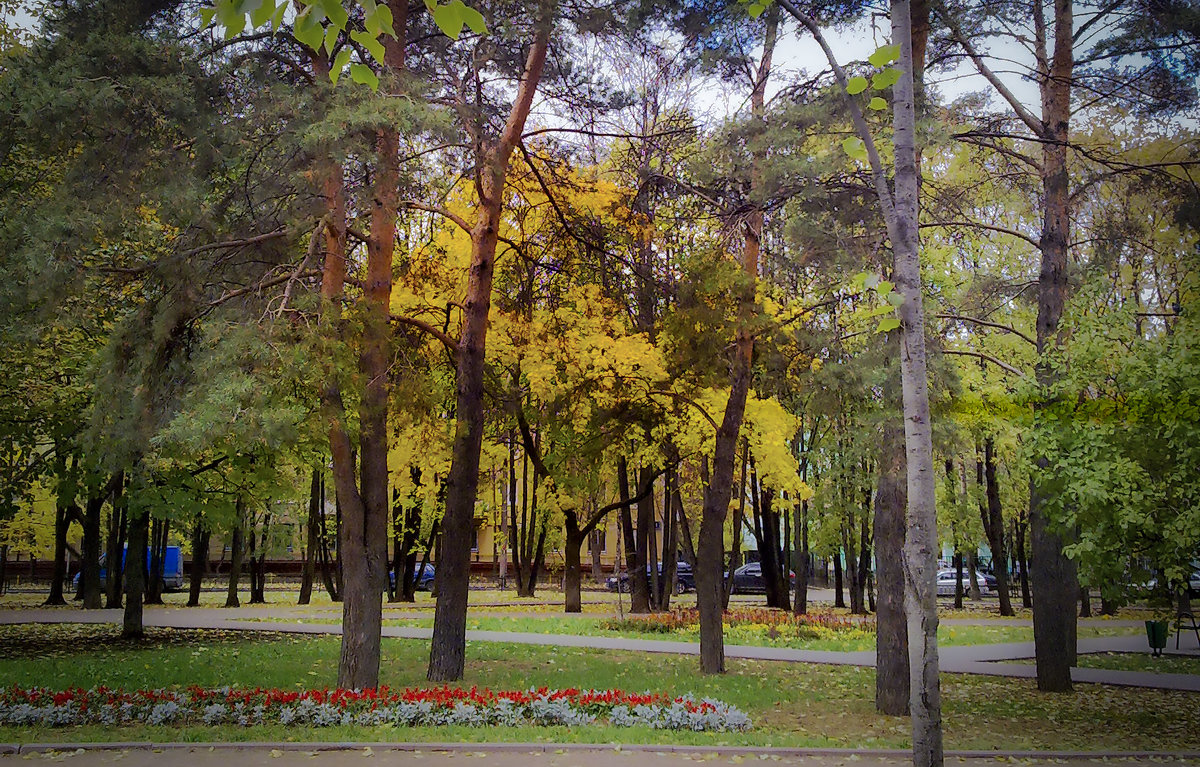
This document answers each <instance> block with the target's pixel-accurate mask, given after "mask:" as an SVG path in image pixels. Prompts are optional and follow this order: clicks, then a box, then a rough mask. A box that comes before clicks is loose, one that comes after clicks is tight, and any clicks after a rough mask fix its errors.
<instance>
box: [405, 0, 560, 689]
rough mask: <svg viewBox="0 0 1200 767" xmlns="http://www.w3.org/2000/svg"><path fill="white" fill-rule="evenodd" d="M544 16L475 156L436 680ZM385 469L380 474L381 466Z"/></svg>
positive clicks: (454, 589) (462, 552)
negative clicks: (497, 126)
mask: <svg viewBox="0 0 1200 767" xmlns="http://www.w3.org/2000/svg"><path fill="white" fill-rule="evenodd" d="M542 11H543V14H542V18H540V19H539V21H538V28H537V32H536V33H535V36H534V40H533V44H532V45H531V46H530V49H529V55H528V58H527V59H526V61H525V68H524V72H523V74H522V78H521V84H520V86H519V87H518V89H517V96H516V99H515V100H514V102H513V106H512V110H511V111H510V113H509V117H508V121H507V122H506V124H505V127H504V132H503V133H502V134H501V136H500V138H499V140H497V141H494V142H489V143H488V144H487V146H486V147H484V148H482V149H481V150H480V151H479V152H478V156H477V158H476V160H477V164H478V170H477V172H476V194H477V196H478V199H479V207H478V214H477V217H476V220H475V225H474V227H473V228H472V230H471V271H470V276H469V278H468V282H467V293H466V300H465V301H464V304H463V312H462V315H463V322H462V332H461V336H460V338H459V342H458V365H457V371H456V375H455V382H456V406H455V418H456V424H455V434H454V446H453V449H452V455H451V464H450V477H449V489H448V492H447V497H446V514H445V518H444V521H443V522H442V536H443V537H442V548H441V555H442V556H441V557H440V558H439V560H438V597H437V607H436V609H435V612H434V621H433V641H432V642H431V644H430V653H429V670H428V674H427V676H428V678H429V680H430V681H434V682H449V681H456V680H458V679H461V678H462V674H463V665H464V663H465V654H466V632H467V588H468V584H469V578H470V559H471V527H472V522H473V518H474V510H475V495H476V490H477V488H478V483H479V451H480V448H481V446H482V443H483V429H484V412H483V375H484V357H485V352H486V347H487V328H488V315H489V313H490V310H491V292H492V275H493V269H494V266H495V258H496V243H497V241H498V240H497V237H498V236H499V234H500V232H499V228H500V212H501V209H502V208H503V205H504V200H503V194H504V186H505V181H506V178H507V175H508V164H509V158H510V157H511V156H512V152H513V149H514V148H515V147H516V145H517V143H518V142H519V140H520V137H521V134H522V132H523V130H524V127H525V120H526V118H527V117H528V116H529V109H530V107H531V106H532V104H533V96H534V93H535V92H536V90H537V86H538V82H539V80H540V79H541V75H542V67H543V65H544V64H545V61H546V50H547V48H548V46H549V42H550V31H551V26H552V23H551V22H552V18H551V17H552V15H553V12H554V8H553V5H552V4H551V6H550V7H547V8H543V9H542ZM384 468H385V470H386V466H385V467H384Z"/></svg>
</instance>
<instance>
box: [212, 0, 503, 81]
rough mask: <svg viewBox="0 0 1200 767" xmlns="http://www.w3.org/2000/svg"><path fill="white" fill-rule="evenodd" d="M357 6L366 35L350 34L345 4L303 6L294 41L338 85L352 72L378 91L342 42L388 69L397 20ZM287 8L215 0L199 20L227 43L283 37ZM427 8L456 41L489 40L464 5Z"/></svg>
mask: <svg viewBox="0 0 1200 767" xmlns="http://www.w3.org/2000/svg"><path fill="white" fill-rule="evenodd" d="M354 3H355V5H357V6H359V7H360V8H362V11H363V19H362V24H363V28H362V29H350V28H349V24H350V13H349V11H347V10H346V8H345V7H344V6H343V5H342V0H299V5H300V6H301V8H300V10H299V12H298V13H296V15H295V18H294V19H293V20H292V36H293V37H295V38H296V40H297V41H298V42H299V43H301V44H302V45H305V46H307V47H308V48H310V49H311V50H313V51H315V52H317V53H322V52H323V53H324V54H325V55H326V56H328V57H329V58H330V60H331V63H330V67H329V79H330V80H331V81H332V82H333V83H334V84H336V83H337V82H338V79H339V78H340V77H341V75H342V72H343V71H345V69H346V67H347V66H349V67H350V79H352V80H353V81H354V82H356V83H360V84H363V85H367V86H369V87H370V88H371V90H378V89H379V76H378V75H376V74H375V72H374V70H372V69H371V67H370V65H369V64H368V63H367V62H353V63H352V62H351V61H350V59H351V56H352V55H353V51H352V49H351V48H349V47H342V48H341V49H340V50H337V44H338V39H339V37H341V36H342V35H343V34H344V35H348V36H349V38H350V39H351V40H353V41H354V42H355V43H357V44H359V45H360V46H362V48H363V50H365V51H367V52H368V53H369V54H370V55H371V58H373V59H375V61H376V62H378V63H379V64H383V63H384V46H383V43H382V42H380V38H381V37H382V36H383V35H388V36H390V37H392V38H393V39H395V38H396V36H397V35H396V30H395V28H394V27H393V23H394V20H395V19H394V17H393V15H392V10H391V8H389V7H388V6H387V4H386V3H381V2H377V0H354ZM287 7H288V3H287V0H215V2H214V3H213V5H211V6H208V7H205V8H201V9H200V20H201V21H202V22H203V23H204V24H205V26H207V25H209V24H213V23H215V24H216V25H217V26H218V27H221V28H222V29H223V30H224V36H225V39H226V40H232V39H233V38H235V37H237V36H238V35H240V34H242V32H243V31H245V30H246V29H258V28H259V27H263V26H266V25H270V28H271V31H272V32H278V31H279V29H280V27H281V26H282V25H283V21H284V14H285V13H286V11H287ZM425 7H426V9H427V10H428V11H429V13H430V15H431V16H432V17H433V21H434V23H435V24H436V25H437V27H438V29H440V30H441V31H442V32H443V33H444V34H445V35H446V36H447V37H449V38H451V39H453V40H457V39H458V38H459V36H460V35H461V34H462V30H463V28H464V27H466V28H469V29H470V30H471V31H472V32H474V33H475V34H479V35H483V34H487V24H486V23H485V22H484V18H483V14H481V13H480V12H479V11H477V10H475V9H474V8H471V7H470V6H468V5H466V4H465V3H464V2H463V0H450V2H449V3H446V4H444V5H442V4H439V3H438V2H437V0H425ZM335 50H336V53H335Z"/></svg>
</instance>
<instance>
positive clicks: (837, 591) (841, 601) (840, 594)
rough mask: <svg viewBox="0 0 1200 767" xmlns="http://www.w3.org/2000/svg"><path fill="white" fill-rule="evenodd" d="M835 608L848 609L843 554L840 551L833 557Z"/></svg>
mask: <svg viewBox="0 0 1200 767" xmlns="http://www.w3.org/2000/svg"><path fill="white" fill-rule="evenodd" d="M833 606H834V607H841V608H843V609H845V607H846V595H845V588H844V584H843V582H842V553H841V550H840V549H839V550H838V551H837V552H836V553H835V554H834V555H833Z"/></svg>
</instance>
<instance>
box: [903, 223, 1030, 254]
mask: <svg viewBox="0 0 1200 767" xmlns="http://www.w3.org/2000/svg"><path fill="white" fill-rule="evenodd" d="M920 226H921V228H922V229H928V228H929V227H949V226H969V227H972V228H975V229H986V230H987V231H989V232H998V233H1000V234H1007V235H1009V236H1010V237H1016V238H1017V239H1020V240H1024V241H1025V242H1027V243H1029V244H1030V245H1032V246H1033V247H1035V248H1038V249H1041V247H1042V242H1041V240H1038V239H1034V238H1033V237H1030V236H1029V235H1027V234H1024V233H1023V232H1018V231H1017V230H1016V229H1009V228H1008V227H1005V226H997V225H995V224H984V223H980V222H978V221H930V222H926V223H923V224H921V225H920Z"/></svg>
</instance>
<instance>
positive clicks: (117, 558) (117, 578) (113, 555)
mask: <svg viewBox="0 0 1200 767" xmlns="http://www.w3.org/2000/svg"><path fill="white" fill-rule="evenodd" d="M127 508H128V501H127V499H126V497H125V474H124V472H117V478H116V482H115V486H114V489H113V497H112V504H111V509H112V510H111V513H110V514H109V522H108V547H107V550H106V551H105V555H104V559H105V582H104V592H105V593H104V606H105V607H106V608H108V609H109V610H112V609H116V608H119V607H120V606H121V595H122V593H123V584H124V565H123V564H122V559H121V551H122V550H123V549H124V547H125V531H126V528H127V527H128V522H127V520H126V516H127V515H126V509H127Z"/></svg>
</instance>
